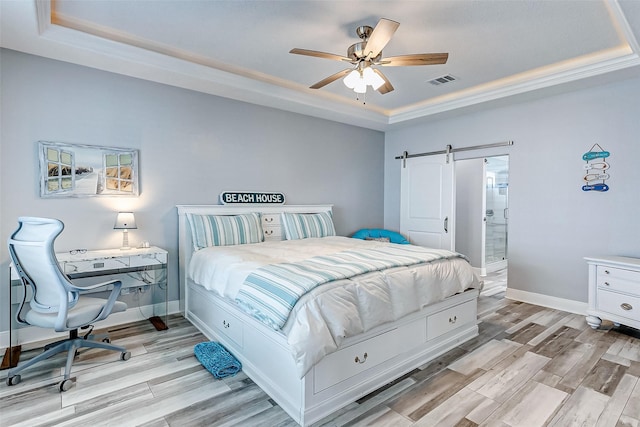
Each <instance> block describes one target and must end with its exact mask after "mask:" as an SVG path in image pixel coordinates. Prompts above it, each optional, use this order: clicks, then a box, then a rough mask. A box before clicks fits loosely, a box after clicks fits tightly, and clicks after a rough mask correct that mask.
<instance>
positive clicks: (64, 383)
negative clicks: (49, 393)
mask: <svg viewBox="0 0 640 427" xmlns="http://www.w3.org/2000/svg"><path fill="white" fill-rule="evenodd" d="M71 387H73V381H71V380H70V379H67V380H62V381H61V382H60V384H58V389H59V390H60V391H67V390H69V389H70V388H71Z"/></svg>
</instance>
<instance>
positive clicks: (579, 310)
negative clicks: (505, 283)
mask: <svg viewBox="0 0 640 427" xmlns="http://www.w3.org/2000/svg"><path fill="white" fill-rule="evenodd" d="M506 298H508V299H512V300H516V301H522V302H526V303H529V304H535V305H539V306H542V307H547V308H553V309H554V310H562V311H567V312H569V313H575V314H581V315H585V316H586V315H587V308H588V307H589V304H588V303H586V302H580V301H574V300H570V299H564V298H557V297H552V296H549V295H543V294H536V293H533V292H527V291H521V290H518V289H512V288H507V293H506Z"/></svg>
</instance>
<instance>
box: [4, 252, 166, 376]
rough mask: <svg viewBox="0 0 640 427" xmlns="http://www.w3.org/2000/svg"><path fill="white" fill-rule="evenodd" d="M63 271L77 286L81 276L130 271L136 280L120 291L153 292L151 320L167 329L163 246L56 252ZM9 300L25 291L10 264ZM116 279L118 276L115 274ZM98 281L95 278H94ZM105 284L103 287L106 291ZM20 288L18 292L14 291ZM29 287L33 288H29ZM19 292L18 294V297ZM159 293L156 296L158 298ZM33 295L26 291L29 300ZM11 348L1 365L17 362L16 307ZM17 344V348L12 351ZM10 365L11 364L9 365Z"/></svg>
mask: <svg viewBox="0 0 640 427" xmlns="http://www.w3.org/2000/svg"><path fill="white" fill-rule="evenodd" d="M56 258H57V259H58V262H59V263H60V267H61V268H62V271H64V273H66V274H67V276H68V277H69V278H70V279H72V280H74V283H75V284H76V285H77V286H82V284H81V283H79V282H82V279H85V278H91V277H99V276H112V275H115V276H117V275H127V276H128V277H132V279H133V280H128V281H127V282H125V281H123V286H122V289H121V291H120V292H121V294H122V295H126V294H130V293H136V292H138V291H143V292H147V291H150V292H152V305H153V316H152V317H150V318H149V321H150V322H151V323H152V324H153V325H154V326H155V327H156V329H158V330H165V329H168V326H167V325H168V322H167V316H168V312H169V301H168V299H169V298H168V297H169V287H168V286H167V284H168V276H167V261H168V252H167V251H165V250H164V249H161V248H158V247H156V246H152V247H150V248H139V249H138V248H133V249H127V250H121V249H103V250H92V251H89V250H87V251H84V250H82V251H70V252H60V253H56ZM9 270H10V273H9V275H10V286H9V301H10V305H11V304H15V303H19V302H21V301H22V296H23V295H21V294H20V293H21V292H23V287H22V282H21V281H20V278H19V277H18V276H17V274H16V272H15V268H12V267H10V268H9ZM115 278H116V279H117V277H115ZM93 282H95V280H94V281H93ZM104 290H105V288H102V289H101V291H104ZM15 291H18V292H15ZM29 291H30V290H29ZM17 296H19V298H16V297H17ZM156 297H157V298H156ZM29 298H30V295H27V300H28V299H29ZM9 316H10V320H9V348H7V352H6V353H5V360H3V363H2V367H3V369H6V368H5V365H7V364H8V365H11V367H13V366H15V365H16V364H17V361H18V358H19V354H20V346H14V345H13V341H12V336H11V335H12V332H11V331H12V329H13V310H11V309H10V310H9ZM14 347H15V348H16V351H13V349H14ZM7 367H8V366H7Z"/></svg>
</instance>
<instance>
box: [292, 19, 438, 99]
mask: <svg viewBox="0 0 640 427" xmlns="http://www.w3.org/2000/svg"><path fill="white" fill-rule="evenodd" d="M399 26H400V24H399V23H398V22H395V21H392V20H390V19H385V18H381V19H380V20H379V21H378V24H377V25H376V27H375V28H372V27H369V26H367V25H362V26H360V27H358V28H356V34H357V35H358V37H360V39H361V40H362V41H360V42H358V43H354V44H352V45H351V46H349V48H348V49H347V56H340V55H335V54H333V53H326V52H318V51H316V50H307V49H298V48H294V49H291V51H289V53H293V54H297V55H306V56H315V57H316V58H324V59H332V60H335V61H343V62H349V63H351V64H353V65H355V68H353V69H352V68H348V69H346V70H342V71H338V72H337V73H335V74H333V75H331V76H329V77H326V78H324V79H323V80H321V81H319V82H318V83H316V84H314V85H312V86H310V88H311V89H320V88H321V87H324V86H326V85H328V84H329V83H332V82H334V81H336V80H338V79H340V78H342V77H344V79H343V83H344V84H345V86H346V87H348V88H349V89H352V90H353V91H354V92H356V93H366V92H367V86H371V87H372V88H373V90H377V91H378V92H380V93H381V94H383V95H384V94H385V93H389V92H391V91H392V90H393V86H392V85H391V82H390V81H389V79H387V77H386V76H385V75H384V74H382V72H381V71H380V70H379V69H377V68H373V65H375V66H378V65H380V66H385V67H396V66H411V65H435V64H445V63H446V62H447V59H448V57H449V54H448V53H418V54H411V55H402V56H395V57H389V58H385V59H382V49H383V48H384V47H385V46H386V45H387V43H389V40H391V37H392V36H393V34H394V33H395V32H396V30H397V29H398V27H399Z"/></svg>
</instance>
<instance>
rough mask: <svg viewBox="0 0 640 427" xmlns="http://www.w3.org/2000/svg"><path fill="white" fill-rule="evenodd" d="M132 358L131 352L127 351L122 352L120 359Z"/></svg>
mask: <svg viewBox="0 0 640 427" xmlns="http://www.w3.org/2000/svg"><path fill="white" fill-rule="evenodd" d="M129 359H131V352H130V351H125V352H124V353H120V360H129Z"/></svg>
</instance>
